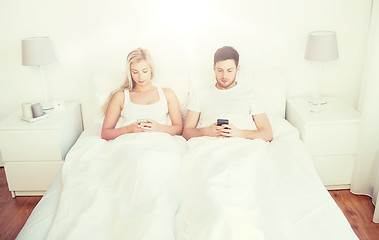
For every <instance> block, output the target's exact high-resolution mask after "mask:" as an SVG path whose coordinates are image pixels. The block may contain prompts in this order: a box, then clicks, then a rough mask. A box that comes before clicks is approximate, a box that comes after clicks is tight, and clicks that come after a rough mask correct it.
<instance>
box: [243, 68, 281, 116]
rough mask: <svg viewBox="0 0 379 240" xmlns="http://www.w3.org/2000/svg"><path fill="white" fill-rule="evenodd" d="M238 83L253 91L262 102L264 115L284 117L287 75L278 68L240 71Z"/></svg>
mask: <svg viewBox="0 0 379 240" xmlns="http://www.w3.org/2000/svg"><path fill="white" fill-rule="evenodd" d="M238 74H239V76H238V81H239V83H241V84H246V85H248V86H249V87H250V88H252V89H254V92H255V93H256V94H257V95H258V97H259V98H260V99H261V100H262V101H263V103H264V105H265V109H266V113H267V114H268V115H271V116H278V117H281V118H284V117H285V112H286V99H287V82H288V74H287V73H286V72H285V71H283V70H281V69H279V68H269V67H266V68H253V69H252V70H250V69H248V70H246V69H241V70H240V71H239V73H238Z"/></svg>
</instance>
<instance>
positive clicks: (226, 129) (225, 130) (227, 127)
mask: <svg viewBox="0 0 379 240" xmlns="http://www.w3.org/2000/svg"><path fill="white" fill-rule="evenodd" d="M217 130H218V131H219V134H220V136H221V137H241V136H242V131H241V130H239V129H238V128H236V127H235V126H233V125H232V124H229V120H228V119H217Z"/></svg>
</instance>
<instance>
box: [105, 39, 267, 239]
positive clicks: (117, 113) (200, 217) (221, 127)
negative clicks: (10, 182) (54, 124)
mask: <svg viewBox="0 0 379 240" xmlns="http://www.w3.org/2000/svg"><path fill="white" fill-rule="evenodd" d="M238 61H239V54H238V52H237V51H236V50H235V49H234V48H232V47H223V48H220V49H218V50H217V51H216V53H215V55H214V66H213V68H214V72H215V77H216V84H215V87H212V88H210V89H203V90H202V91H199V92H198V93H196V94H195V95H194V96H192V97H191V99H190V102H189V106H188V109H189V110H188V113H187V116H186V119H185V123H184V131H183V136H184V138H186V139H187V140H188V139H191V138H192V139H191V141H189V142H188V152H187V153H186V154H183V159H181V160H178V159H179V158H175V157H172V156H170V154H171V152H172V151H173V150H171V151H170V150H167V151H168V152H166V153H164V152H163V153H162V156H161V157H160V158H159V156H155V153H154V154H151V155H147V156H138V157H134V159H129V160H130V161H141V163H140V164H141V165H143V164H146V162H147V161H149V162H150V163H149V164H153V165H154V164H157V166H155V167H154V168H155V172H156V173H154V174H155V175H156V176H155V177H153V178H152V177H151V176H150V175H149V174H150V173H151V174H152V172H150V173H146V174H143V173H139V174H138V175H136V179H137V180H133V179H132V178H130V179H129V180H128V181H129V182H146V183H144V184H139V187H140V188H142V189H150V190H149V191H150V192H154V191H155V190H156V189H160V192H159V194H157V195H156V196H162V195H167V196H178V198H176V197H174V199H181V200H177V201H174V202H173V203H170V204H169V202H170V200H169V198H167V199H166V198H164V199H165V200H164V201H161V200H160V201H159V202H160V203H159V205H157V204H155V203H154V202H155V200H154V199H156V197H151V198H145V200H144V201H145V202H151V203H152V204H151V205H154V206H155V207H154V208H153V209H156V210H154V211H153V212H157V211H161V212H164V214H159V215H158V217H157V215H155V214H154V213H149V214H148V215H146V213H144V214H145V215H146V217H145V218H144V219H145V220H143V221H149V222H151V224H150V227H148V228H146V229H145V230H143V229H140V228H138V229H139V230H138V232H139V233H138V234H140V235H139V236H140V237H138V239H183V240H184V239H188V240H190V239H191V240H193V239H204V240H205V239H206V240H212V239H217V240H220V239H261V237H262V235H261V233H260V232H259V231H258V232H257V231H255V230H254V229H252V226H253V225H252V224H251V222H252V221H253V220H252V219H253V218H255V215H254V216H252V215H249V214H247V215H246V213H249V211H246V209H249V208H250V206H249V205H246V204H245V203H247V202H253V201H250V200H249V197H248V198H246V197H245V194H242V195H241V193H242V192H244V191H245V190H247V189H250V188H251V184H248V182H254V181H253V180H252V181H245V177H248V176H249V175H251V172H252V171H254V170H252V169H254V167H250V165H249V164H251V163H254V161H253V159H257V161H259V162H263V163H261V164H267V161H261V160H262V159H264V158H265V156H266V155H265V153H266V152H265V151H266V146H267V142H269V141H271V140H272V138H273V133H272V128H271V125H270V122H269V120H268V117H267V116H266V113H265V111H264V109H263V107H262V106H261V105H260V103H259V101H258V99H256V98H255V97H254V95H253V94H252V91H251V90H250V89H247V88H244V87H243V86H240V85H239V84H238V83H237V82H236V74H237V72H238V70H239V65H238ZM153 77H154V68H153V66H152V59H151V56H150V54H149V53H148V51H147V50H145V49H140V48H139V49H136V50H134V51H132V52H131V53H130V54H129V55H128V57H127V78H126V81H125V83H124V85H122V86H121V87H120V88H119V89H116V90H115V91H114V92H113V93H112V94H111V95H110V97H109V99H108V101H107V102H106V104H105V105H104V110H105V118H104V122H103V127H102V132H101V136H102V138H103V139H105V140H112V139H115V138H118V137H119V139H120V138H121V139H120V140H122V139H125V137H126V136H129V135H128V133H141V132H164V133H168V134H171V135H180V134H182V129H183V123H182V117H181V114H180V109H179V103H178V100H177V98H176V96H175V94H174V92H173V91H172V90H171V89H167V88H163V89H162V88H160V87H156V86H154V85H153V84H152V82H151V80H152V78H153ZM120 118H121V119H122V120H123V123H124V124H121V126H120V125H119V124H118V121H119V119H120ZM168 119H169V120H171V121H168ZM217 119H227V120H228V122H224V123H217ZM169 122H170V123H169ZM168 134H167V136H168V137H171V136H170V135H168ZM134 136H138V135H134ZM156 136H157V133H155V134H152V135H150V136H147V135H146V137H148V138H149V139H151V138H153V137H156ZM201 136H203V138H199V137H201ZM207 138H210V139H213V140H215V141H216V142H212V141H211V144H208V142H206V140H207ZM248 139H260V140H258V141H250V140H248ZM204 140H205V142H202V141H204ZM233 140H235V141H233ZM242 140H244V141H246V142H243V143H241V142H240V141H242ZM144 141H145V142H143V143H142V144H143V145H146V144H147V141H149V140H148V139H145V140H144ZM167 141H169V139H167ZM218 141H219V142H218ZM134 143H135V145H137V144H138V142H134ZM225 143H227V145H228V146H225ZM138 147H139V146H133V148H137V149H138ZM125 148H129V149H131V148H130V147H128V146H127V145H125ZM129 151H130V150H129ZM145 151H149V150H145ZM150 151H153V149H152V150H150ZM242 152H243V155H244V156H242V158H239V157H237V155H238V154H241V153H242ZM164 154H166V155H164ZM219 154H221V155H222V157H221V158H220V156H219ZM230 154H231V155H230ZM135 155H136V154H135ZM163 155H164V156H163ZM119 156H122V155H119ZM246 156H249V159H247V158H246ZM123 157H125V156H123ZM236 157H237V158H236ZM147 158H149V159H150V158H151V159H150V160H151V161H150V160H149V159H147ZM168 159H174V160H175V161H172V162H171V163H165V161H167V160H168ZM204 159H207V160H206V161H204ZM129 160H128V161H129ZM220 160H221V161H220ZM230 160H233V161H232V162H233V163H231V162H230ZM121 164H122V163H121ZM136 164H137V163H136ZM167 164H171V165H170V166H169V165H167ZM177 164H180V165H181V166H179V167H178V165H177ZM230 164H232V165H233V166H229V165H230ZM137 165H138V164H137ZM160 165H164V166H166V167H162V166H160ZM225 166H229V167H225ZM224 167H225V168H224ZM262 167H263V168H264V167H265V166H262ZM120 168H121V166H120ZM136 169H138V168H136ZM212 169H214V170H212ZM220 169H223V170H220ZM128 172H129V174H133V173H131V172H130V170H128ZM115 174H116V173H115ZM125 174H126V175H127V174H128V173H125ZM225 174H226V175H228V176H229V175H230V176H229V177H227V178H226V182H225V179H223V176H224V175H225ZM171 175H172V176H171ZM120 176H122V175H120ZM167 176H171V177H170V178H167ZM163 178H167V179H169V180H168V181H169V182H172V183H175V186H174V187H168V186H170V184H169V183H162V184H157V183H159V182H160V181H162V179H163ZM146 179H153V180H152V181H147V180H146ZM222 179H223V180H222ZM214 180H216V182H215V181H214ZM246 184H247V185H246ZM229 185H230V186H229ZM253 185H254V184H253ZM162 186H167V187H162ZM220 186H228V187H226V188H224V187H221V188H220ZM242 186H243V187H244V188H245V190H244V191H237V192H234V191H235V187H238V188H241V187H242ZM233 189H234V190H233ZM232 192H233V193H232ZM162 193H163V194H162ZM227 195H229V197H225V196H227ZM125 198H127V197H125ZM147 199H149V200H147ZM162 199H163V198H162ZM199 199H200V200H199ZM225 201H227V202H225ZM230 201H232V202H233V203H232V205H236V206H237V205H238V206H240V207H239V209H243V212H244V214H243V215H242V216H240V215H238V214H237V215H236V213H235V211H234V210H230V209H229V207H228V206H229V205H230ZM165 202H167V203H165ZM162 203H164V204H162ZM158 206H159V207H158ZM179 206H180V207H179ZM149 216H151V219H150V220H148V218H149ZM162 216H163V217H162ZM174 218H176V220H175V221H173V219H174ZM170 219H172V220H170ZM204 219H205V220H204ZM121 221H122V220H120V222H121ZM136 221H137V220H136ZM138 221H139V222H141V221H142V220H138ZM163 222H166V223H167V224H165V225H163V224H162V223H163ZM170 222H171V224H172V225H171V224H170ZM200 223H201V224H200ZM241 223H242V224H241ZM119 224H120V223H119ZM199 224H200V225H201V226H200V225H199ZM130 226H133V224H132V225H130ZM158 228H159V229H161V230H157V229H158ZM125 231H127V232H128V233H127V234H131V233H130V231H131V230H130V227H129V225H128V226H125ZM133 231H134V232H137V231H136V230H133ZM236 233H238V234H243V235H244V237H242V238H241V237H238V236H235V234H236ZM152 235H153V236H154V237H153V238H151V236H152ZM174 235H175V237H174ZM128 236H129V237H132V238H133V237H135V235H128ZM195 236H196V237H195ZM241 236H242V235H241ZM136 239H137V238H136Z"/></svg>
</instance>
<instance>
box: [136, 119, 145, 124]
mask: <svg viewBox="0 0 379 240" xmlns="http://www.w3.org/2000/svg"><path fill="white" fill-rule="evenodd" d="M137 122H138V123H141V122H147V119H138V120H137Z"/></svg>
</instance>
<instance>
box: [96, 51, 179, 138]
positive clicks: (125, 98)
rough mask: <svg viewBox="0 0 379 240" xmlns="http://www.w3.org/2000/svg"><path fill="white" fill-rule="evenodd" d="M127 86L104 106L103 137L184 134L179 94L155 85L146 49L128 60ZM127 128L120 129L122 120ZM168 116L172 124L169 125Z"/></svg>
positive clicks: (113, 94) (125, 84)
mask: <svg viewBox="0 0 379 240" xmlns="http://www.w3.org/2000/svg"><path fill="white" fill-rule="evenodd" d="M126 70H127V76H126V80H125V82H124V84H123V85H122V86H121V87H120V88H119V89H116V90H115V91H113V92H112V93H111V95H110V97H109V99H108V101H107V102H106V104H105V105H104V106H103V108H104V110H105V118H104V122H103V127H102V131H101V137H102V138H103V139H105V140H112V139H115V138H117V137H118V136H120V135H123V134H127V133H137V132H165V133H169V134H171V135H179V134H181V133H182V124H183V123H182V117H181V115H180V109H179V102H178V99H177V97H176V95H175V93H174V92H173V91H172V90H171V89H169V88H160V87H156V86H154V85H153V84H152V82H151V80H152V79H153V77H154V69H153V61H152V58H151V56H150V53H149V52H148V51H147V50H146V49H142V48H138V49H136V50H134V51H132V52H131V53H129V55H128V57H127V68H126ZM120 116H121V117H122V118H124V121H125V125H124V126H122V127H119V128H116V124H117V122H118V120H119V118H120ZM168 117H169V119H170V120H171V124H168V121H167V120H168Z"/></svg>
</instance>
